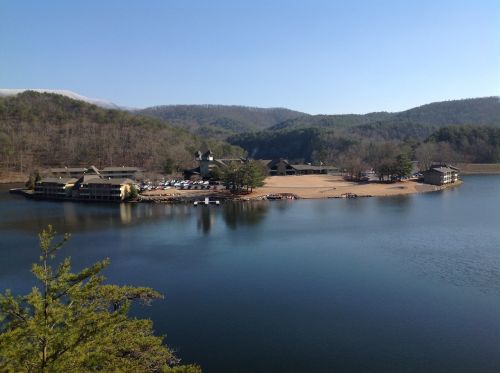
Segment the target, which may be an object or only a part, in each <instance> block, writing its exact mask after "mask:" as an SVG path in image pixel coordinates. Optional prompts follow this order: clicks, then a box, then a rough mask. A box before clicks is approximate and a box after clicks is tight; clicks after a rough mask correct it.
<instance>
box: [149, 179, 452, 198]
mask: <svg viewBox="0 0 500 373" xmlns="http://www.w3.org/2000/svg"><path fill="white" fill-rule="evenodd" d="M455 185H456V184H455ZM444 188H445V187H440V186H435V185H429V184H422V183H419V182H416V181H410V180H408V181H401V182H395V183H377V182H371V183H354V182H349V181H345V180H344V179H343V178H342V177H341V176H332V175H303V176H269V177H267V178H266V180H265V184H264V186H263V187H261V188H256V189H254V191H253V192H252V193H250V194H246V195H243V196H236V198H242V199H263V198H265V197H266V196H269V195H282V194H290V195H292V194H293V195H294V196H295V197H297V198H301V199H311V198H312V199H321V198H339V197H343V196H345V195H346V193H352V194H355V195H356V196H358V197H366V196H370V197H378V196H395V195H403V194H414V193H424V192H433V191H437V190H442V189H444ZM142 196H143V198H144V199H143V200H156V201H159V200H166V201H167V200H170V201H172V200H184V199H193V198H198V199H202V198H204V197H210V198H234V197H235V196H232V195H231V194H230V193H229V192H228V191H226V190H219V191H214V190H175V189H169V190H155V191H150V192H144V193H142Z"/></svg>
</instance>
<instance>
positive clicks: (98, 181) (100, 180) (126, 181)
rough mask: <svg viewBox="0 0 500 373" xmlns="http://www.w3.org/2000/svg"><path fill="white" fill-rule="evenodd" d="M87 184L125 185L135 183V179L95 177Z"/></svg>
mask: <svg viewBox="0 0 500 373" xmlns="http://www.w3.org/2000/svg"><path fill="white" fill-rule="evenodd" d="M87 184H89V185H91V184H109V185H123V184H134V181H133V180H131V179H127V178H123V179H107V178H95V179H92V180H89V181H88V182H87Z"/></svg>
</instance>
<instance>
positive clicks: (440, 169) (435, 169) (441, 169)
mask: <svg viewBox="0 0 500 373" xmlns="http://www.w3.org/2000/svg"><path fill="white" fill-rule="evenodd" d="M425 172H439V173H441V174H444V173H446V172H457V170H456V169H455V168H450V167H433V168H430V169H428V170H427V171H425Z"/></svg>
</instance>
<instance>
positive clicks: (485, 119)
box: [227, 96, 500, 162]
mask: <svg viewBox="0 0 500 373" xmlns="http://www.w3.org/2000/svg"><path fill="white" fill-rule="evenodd" d="M441 129H443V130H444V131H441V132H438V131H439V130H441ZM499 133H500V99H499V97H497V96H493V97H483V98H473V99H464V100H452V101H443V102H435V103H431V104H427V105H422V106H419V107H416V108H412V109H409V110H405V111H402V112H398V113H386V112H381V113H369V114H364V115H355V114H351V115H349V114H348V115H310V116H302V117H299V118H294V119H290V120H287V121H284V122H282V123H279V124H276V125H274V126H272V127H270V128H268V129H266V130H263V131H259V132H246V133H240V134H236V135H233V136H231V137H229V138H228V139H227V140H228V141H229V142H230V143H231V144H233V145H237V146H240V147H242V148H243V149H245V150H246V151H247V152H248V154H250V155H251V156H253V157H255V158H266V159H267V158H273V157H276V156H278V155H279V156H280V157H287V158H289V159H292V160H294V159H295V160H300V159H305V160H308V161H311V160H315V159H316V160H317V159H319V158H322V159H325V158H327V157H330V159H337V160H338V159H339V157H340V156H341V155H340V154H342V153H345V152H346V151H347V150H348V149H355V147H356V146H361V145H360V144H369V143H376V142H378V143H384V142H396V143H398V145H397V146H401V147H404V144H407V147H410V148H411V147H413V148H414V147H415V144H417V143H419V142H427V141H431V142H447V143H449V145H450V147H451V148H453V151H454V152H455V155H454V156H453V157H451V158H450V159H452V158H453V159H459V158H460V157H462V158H461V159H460V160H461V161H476V162H485V161H496V160H497V159H500V149H499V148H498V145H497V144H498V143H500V140H499V139H498V138H497V135H498V134H499ZM443 134H445V135H446V136H444V135H443ZM443 138H446V140H443ZM497 152H498V156H497ZM332 154H335V155H332Z"/></svg>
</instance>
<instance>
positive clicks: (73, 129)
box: [0, 91, 243, 171]
mask: <svg viewBox="0 0 500 373" xmlns="http://www.w3.org/2000/svg"><path fill="white" fill-rule="evenodd" d="M208 147H209V148H211V149H212V151H214V153H215V154H216V155H218V156H236V155H241V154H243V151H242V150H241V149H240V148H237V147H234V146H231V145H229V144H228V143H225V142H222V141H218V140H210V139H202V138H200V137H198V136H196V135H193V134H191V133H189V132H188V131H186V130H183V129H179V128H175V127H173V126H171V125H169V124H167V123H166V122H164V121H162V120H160V119H156V118H148V117H143V116H137V115H133V114H130V113H128V112H125V111H120V110H107V109H102V108H99V107H97V106H95V105H91V104H88V103H85V102H82V101H77V100H73V99H70V98H68V97H64V96H61V95H57V94H50V93H37V92H33V91H26V92H24V93H21V94H18V95H16V96H10V97H3V98H0V167H2V168H4V169H10V170H19V171H29V170H30V169H33V168H36V167H48V166H64V165H84V166H88V165H91V164H94V165H96V166H98V167H99V166H104V165H131V166H139V167H144V168H146V169H148V170H158V171H161V170H162V169H163V168H164V166H165V165H166V164H169V165H172V164H173V165H178V166H180V167H185V166H190V165H191V164H192V162H193V158H194V157H193V154H194V152H195V151H196V150H198V149H200V148H208Z"/></svg>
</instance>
